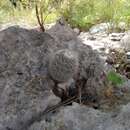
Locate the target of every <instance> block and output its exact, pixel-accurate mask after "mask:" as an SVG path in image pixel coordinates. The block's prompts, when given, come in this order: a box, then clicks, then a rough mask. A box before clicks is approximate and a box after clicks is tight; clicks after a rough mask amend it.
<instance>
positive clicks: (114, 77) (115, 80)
mask: <svg viewBox="0 0 130 130" xmlns="http://www.w3.org/2000/svg"><path fill="white" fill-rule="evenodd" d="M107 80H108V81H110V82H111V83H112V85H114V86H117V85H122V84H123V83H124V80H123V79H122V77H121V76H120V75H119V74H118V73H116V72H114V71H110V72H109V73H108V74H107Z"/></svg>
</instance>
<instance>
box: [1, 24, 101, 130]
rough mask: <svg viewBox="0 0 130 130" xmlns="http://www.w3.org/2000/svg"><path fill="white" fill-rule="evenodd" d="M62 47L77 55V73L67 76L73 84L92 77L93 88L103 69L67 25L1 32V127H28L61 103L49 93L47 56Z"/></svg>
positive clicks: (21, 129) (51, 82)
mask: <svg viewBox="0 0 130 130" xmlns="http://www.w3.org/2000/svg"><path fill="white" fill-rule="evenodd" d="M63 49H65V50H66V49H67V50H71V51H72V52H73V51H74V52H76V55H77V58H78V67H77V68H76V69H77V70H76V71H77V72H78V75H76V76H75V78H72V76H70V77H69V78H72V80H73V84H74V85H75V83H76V81H77V80H82V79H85V80H86V81H87V80H88V79H89V78H92V79H93V78H95V79H96V80H94V81H95V83H94V84H93V85H94V86H93V87H96V83H99V81H101V80H99V79H100V76H101V73H102V72H103V67H102V62H101V59H100V57H99V55H98V54H97V52H96V51H93V50H92V48H91V47H90V46H87V45H84V44H82V43H81V41H80V40H78V39H77V37H76V35H75V34H74V32H73V30H72V29H71V28H69V27H68V26H67V25H60V24H56V25H55V26H53V27H52V28H51V29H50V30H48V32H47V33H43V32H38V31H35V30H27V29H23V28H19V27H17V26H13V27H9V28H7V29H5V30H2V31H1V32H0V91H1V92H0V127H1V128H0V129H3V130H4V129H5V130H28V129H29V127H30V126H31V125H33V124H35V123H40V121H41V120H42V119H41V117H42V116H44V114H41V113H42V112H43V111H44V110H46V109H48V107H50V106H53V105H56V104H58V103H59V102H60V98H58V97H56V96H55V95H54V93H53V92H52V88H54V87H55V81H54V80H53V78H52V77H51V76H50V73H49V71H48V69H49V68H48V67H49V61H50V55H51V54H55V53H56V52H59V50H63ZM63 60H64V59H63ZM76 64H77V63H76ZM74 66H75V64H74ZM74 66H73V67H74ZM68 67H70V66H68ZM71 67H72V66H71ZM73 67H72V68H73ZM63 68H64V65H63ZM74 68H75V67H74ZM69 78H67V80H68V79H69ZM86 84H87V83H86ZM71 85H72V84H71V83H70V86H71ZM86 86H87V85H86ZM99 89H100V88H99ZM52 115H53V114H52ZM84 119H86V118H84ZM61 125H62V124H61ZM39 129H40V128H39ZM83 129H85V128H84V127H83ZM35 130H36V129H35ZM56 130H57V129H56ZM60 130H61V129H60Z"/></svg>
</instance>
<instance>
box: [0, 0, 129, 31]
mask: <svg viewBox="0 0 130 130" xmlns="http://www.w3.org/2000/svg"><path fill="white" fill-rule="evenodd" d="M36 5H37V7H38V10H39V12H41V15H40V17H42V18H41V19H42V22H43V23H52V22H54V21H55V20H56V19H58V18H59V17H60V16H63V17H64V18H65V19H66V20H67V21H68V23H69V24H70V25H71V26H72V27H78V28H80V29H81V30H88V29H89V28H90V27H91V26H92V25H95V24H98V23H102V22H111V23H114V24H118V23H119V22H122V21H123V22H125V23H126V24H127V26H128V27H129V25H130V0H0V24H3V23H8V22H13V23H18V22H22V23H28V24H31V25H37V23H38V22H37V17H36Z"/></svg>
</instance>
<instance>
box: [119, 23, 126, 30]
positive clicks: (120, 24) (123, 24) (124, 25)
mask: <svg viewBox="0 0 130 130" xmlns="http://www.w3.org/2000/svg"><path fill="white" fill-rule="evenodd" d="M118 28H119V29H120V30H121V31H125V29H126V23H125V22H119V24H118Z"/></svg>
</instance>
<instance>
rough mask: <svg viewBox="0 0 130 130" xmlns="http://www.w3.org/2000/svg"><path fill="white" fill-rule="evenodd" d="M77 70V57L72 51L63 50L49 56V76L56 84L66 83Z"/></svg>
mask: <svg viewBox="0 0 130 130" xmlns="http://www.w3.org/2000/svg"><path fill="white" fill-rule="evenodd" d="M77 69H78V57H77V54H76V53H75V52H74V51H70V50H68V49H63V50H59V51H57V52H56V53H55V54H52V55H51V58H50V62H49V74H50V76H51V77H52V79H53V80H55V81H58V82H65V81H68V80H69V79H70V78H72V77H73V76H74V74H76V72H77Z"/></svg>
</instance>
